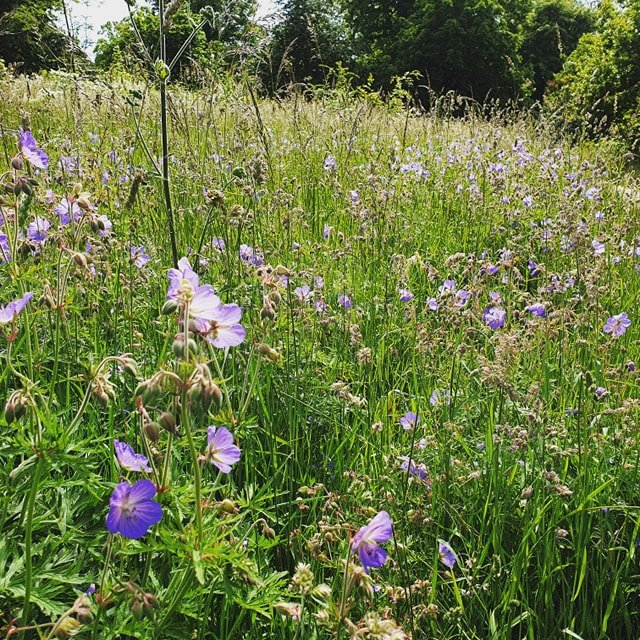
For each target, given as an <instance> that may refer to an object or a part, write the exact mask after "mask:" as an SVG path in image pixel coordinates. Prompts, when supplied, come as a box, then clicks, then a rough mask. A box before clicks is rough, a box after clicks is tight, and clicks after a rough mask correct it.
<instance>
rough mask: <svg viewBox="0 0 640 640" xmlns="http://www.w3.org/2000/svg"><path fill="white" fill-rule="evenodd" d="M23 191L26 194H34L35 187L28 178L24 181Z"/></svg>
mask: <svg viewBox="0 0 640 640" xmlns="http://www.w3.org/2000/svg"><path fill="white" fill-rule="evenodd" d="M22 193H24V195H25V196H32V195H33V187H32V186H31V185H30V184H29V182H28V181H27V180H23V181H22Z"/></svg>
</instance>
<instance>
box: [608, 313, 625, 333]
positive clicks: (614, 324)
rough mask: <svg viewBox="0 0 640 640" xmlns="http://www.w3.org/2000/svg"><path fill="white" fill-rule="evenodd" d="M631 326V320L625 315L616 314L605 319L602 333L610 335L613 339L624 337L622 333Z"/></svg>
mask: <svg viewBox="0 0 640 640" xmlns="http://www.w3.org/2000/svg"><path fill="white" fill-rule="evenodd" d="M630 326H631V320H629V316H628V315H627V314H626V313H618V314H617V315H615V316H611V317H610V318H608V319H607V322H606V323H605V325H604V332H605V333H610V334H611V335H612V336H613V337H614V338H619V337H620V336H621V335H624V332H625V331H626V330H627V329H628V328H629V327H630Z"/></svg>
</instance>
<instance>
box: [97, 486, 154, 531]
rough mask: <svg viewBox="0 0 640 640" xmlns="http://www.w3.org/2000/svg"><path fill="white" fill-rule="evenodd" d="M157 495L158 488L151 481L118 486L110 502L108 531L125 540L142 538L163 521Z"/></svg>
mask: <svg viewBox="0 0 640 640" xmlns="http://www.w3.org/2000/svg"><path fill="white" fill-rule="evenodd" d="M155 495H156V486H155V485H154V484H153V482H151V480H138V482H136V483H135V484H134V485H130V484H129V483H128V482H121V483H120V484H118V485H116V488H115V489H114V490H113V493H112V494H111V499H110V500H109V513H108V515H107V523H106V524H107V529H108V530H109V531H110V532H111V533H113V534H116V533H119V534H120V535H123V536H124V537H125V538H133V539H138V538H142V536H144V535H145V534H146V533H147V532H148V531H149V527H152V526H153V525H154V524H157V523H158V522H160V520H161V519H162V507H161V506H160V505H159V504H158V503H157V502H156V501H155V500H153V497H154V496H155Z"/></svg>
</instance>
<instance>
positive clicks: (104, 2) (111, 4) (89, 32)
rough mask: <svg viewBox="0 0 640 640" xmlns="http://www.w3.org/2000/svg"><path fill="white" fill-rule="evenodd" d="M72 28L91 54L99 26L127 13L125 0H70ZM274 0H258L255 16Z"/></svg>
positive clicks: (268, 8) (263, 13) (271, 7)
mask: <svg viewBox="0 0 640 640" xmlns="http://www.w3.org/2000/svg"><path fill="white" fill-rule="evenodd" d="M67 7H68V9H69V12H70V13H71V20H72V23H73V25H74V30H77V33H78V36H79V38H80V42H81V44H82V46H83V48H84V49H85V50H86V51H87V53H88V54H89V55H90V56H91V55H92V54H93V46H94V45H95V42H96V40H97V38H98V35H99V32H100V27H101V26H102V25H103V24H105V22H112V21H114V20H122V18H126V17H127V16H128V15H129V12H128V10H127V3H126V2H125V0H72V1H71V2H69V3H68V5H67ZM274 10H275V1H274V0H258V12H257V14H256V15H257V17H258V18H261V17H263V16H266V15H268V14H269V13H272V12H273V11H274Z"/></svg>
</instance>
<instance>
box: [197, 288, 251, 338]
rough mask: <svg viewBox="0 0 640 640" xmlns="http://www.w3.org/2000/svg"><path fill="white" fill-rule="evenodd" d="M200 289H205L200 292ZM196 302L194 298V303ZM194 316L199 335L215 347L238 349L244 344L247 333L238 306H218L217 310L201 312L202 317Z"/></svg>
mask: <svg viewBox="0 0 640 640" xmlns="http://www.w3.org/2000/svg"><path fill="white" fill-rule="evenodd" d="M206 286H208V285H205V287H206ZM200 289H203V287H199V289H198V290H200ZM212 291H213V289H212ZM213 297H214V298H217V296H213ZM195 300H196V299H195V298H194V299H193V301H195ZM218 301H219V298H218ZM193 315H194V316H195V317H196V322H197V325H198V333H199V334H200V335H201V336H203V337H204V339H205V340H207V342H210V343H211V344H212V345H213V346H214V347H217V348H218V349H225V348H226V347H237V346H238V345H239V344H241V343H242V342H244V339H245V337H246V335H247V332H246V331H245V329H244V327H243V326H242V325H241V324H240V320H241V319H242V309H241V308H240V307H239V306H238V305H237V304H218V306H217V307H215V308H211V309H209V308H207V309H205V310H203V311H201V313H200V315H197V314H193Z"/></svg>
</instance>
